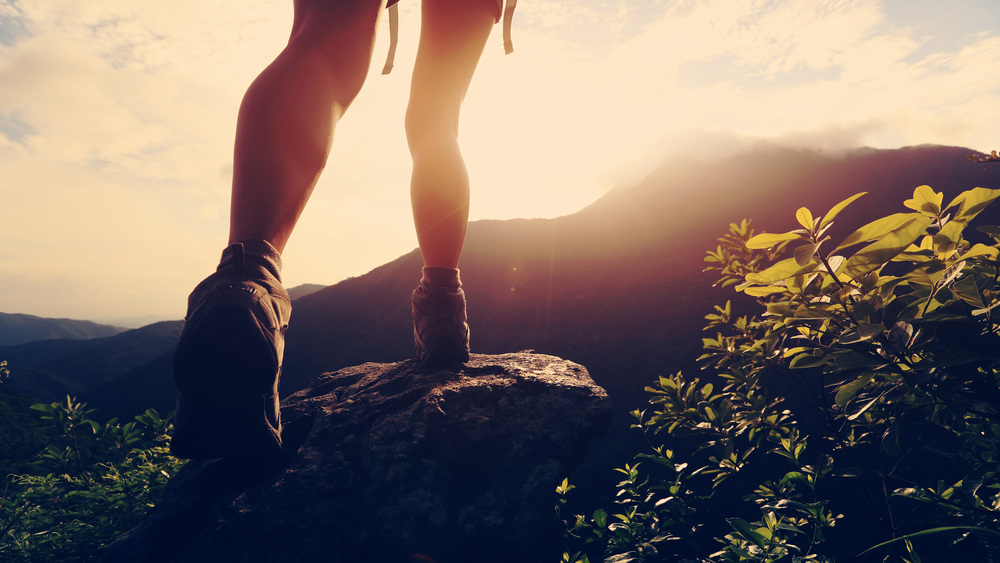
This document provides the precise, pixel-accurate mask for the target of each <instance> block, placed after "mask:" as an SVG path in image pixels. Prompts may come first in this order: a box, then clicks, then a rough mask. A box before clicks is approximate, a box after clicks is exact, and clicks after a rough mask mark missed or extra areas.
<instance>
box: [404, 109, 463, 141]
mask: <svg viewBox="0 0 1000 563" xmlns="http://www.w3.org/2000/svg"><path fill="white" fill-rule="evenodd" d="M405 128H406V142H407V145H409V148H410V153H411V154H415V153H418V152H420V151H421V149H422V148H423V147H427V146H430V147H432V148H433V147H435V146H441V145H442V144H446V143H448V144H450V143H457V142H458V112H457V111H454V112H451V111H446V110H445V108H442V107H440V105H439V104H415V103H413V101H411V102H410V105H409V106H407V108H406V123H405Z"/></svg>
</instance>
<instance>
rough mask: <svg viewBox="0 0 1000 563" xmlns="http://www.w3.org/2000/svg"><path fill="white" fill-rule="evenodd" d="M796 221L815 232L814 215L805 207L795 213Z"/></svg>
mask: <svg viewBox="0 0 1000 563" xmlns="http://www.w3.org/2000/svg"><path fill="white" fill-rule="evenodd" d="M795 219H796V220H797V221H798V222H799V224H800V225H802V226H803V227H805V228H806V229H808V230H810V231H811V230H813V215H812V213H811V212H810V211H809V210H808V209H806V208H805V207H800V208H799V210H798V211H796V212H795Z"/></svg>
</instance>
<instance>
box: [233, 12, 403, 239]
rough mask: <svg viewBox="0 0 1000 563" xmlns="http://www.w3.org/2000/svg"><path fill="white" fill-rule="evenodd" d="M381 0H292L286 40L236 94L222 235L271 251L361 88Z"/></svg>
mask: <svg viewBox="0 0 1000 563" xmlns="http://www.w3.org/2000/svg"><path fill="white" fill-rule="evenodd" d="M385 2H386V0H381V1H380V0H365V1H357V0H295V19H294V21H293V24H292V34H291V37H290V39H289V41H288V45H287V46H286V47H285V49H284V50H283V51H282V52H281V54H280V55H278V57H277V58H276V59H275V60H274V62H272V63H271V64H270V66H268V67H267V68H266V69H264V71H263V72H262V73H261V74H260V76H258V77H257V79H256V80H254V82H253V84H251V85H250V88H249V89H248V90H247V93H246V95H245V96H244V97H243V103H242V105H241V106H240V113H239V119H238V122H237V126H236V148H235V154H234V160H233V195H232V207H231V211H230V227H229V242H230V243H232V242H237V241H240V240H244V239H248V238H256V239H263V240H266V241H268V242H269V243H271V245H272V246H274V247H275V248H276V249H277V250H278V251H279V252H280V251H282V250H283V249H284V247H285V243H286V242H287V241H288V237H289V236H290V235H291V233H292V229H293V228H294V227H295V223H296V221H297V220H298V218H299V215H300V214H301V213H302V209H303V208H304V207H305V204H306V201H307V200H308V199H309V195H310V194H311V193H312V190H313V187H314V186H315V185H316V181H317V180H318V179H319V175H320V173H321V172H322V171H323V167H324V166H325V165H326V159H327V156H328V155H329V153H330V145H331V143H332V142H333V132H334V128H335V127H336V123H337V121H338V120H339V119H340V117H341V116H342V115H343V114H344V112H345V111H346V110H347V107H348V106H350V105H351V102H352V101H354V98H355V97H356V96H357V95H358V92H359V91H360V90H361V86H362V84H364V81H365V77H366V76H367V74H368V67H369V66H370V64H371V57H372V49H373V47H374V43H375V32H376V31H377V29H378V17H379V14H380V13H381V11H382V7H383V6H385Z"/></svg>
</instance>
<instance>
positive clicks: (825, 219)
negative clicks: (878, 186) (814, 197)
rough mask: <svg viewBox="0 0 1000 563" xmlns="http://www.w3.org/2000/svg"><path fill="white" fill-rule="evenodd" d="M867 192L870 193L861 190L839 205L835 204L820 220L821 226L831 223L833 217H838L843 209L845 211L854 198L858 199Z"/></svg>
mask: <svg viewBox="0 0 1000 563" xmlns="http://www.w3.org/2000/svg"><path fill="white" fill-rule="evenodd" d="M866 193H868V192H861V193H859V194H855V195H852V196H851V197H849V198H847V199H845V200H844V201H842V202H840V203H838V204H837V205H834V206H833V208H832V209H830V211H829V212H828V213H827V214H826V215H824V216H823V220H822V221H821V222H820V224H819V226H820V227H824V226H826V224H827V223H829V222H830V221H833V218H834V217H836V216H837V214H838V213H840V212H841V211H843V210H844V208H845V207H847V206H848V205H850V204H851V203H852V202H853V201H854V200H856V199H858V198H859V197H861V196H863V195H865V194H866Z"/></svg>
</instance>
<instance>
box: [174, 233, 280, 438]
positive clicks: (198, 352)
mask: <svg viewBox="0 0 1000 563" xmlns="http://www.w3.org/2000/svg"><path fill="white" fill-rule="evenodd" d="M280 269H281V258H280V255H279V254H278V252H277V251H276V250H275V249H274V248H273V247H272V246H271V245H270V244H268V243H266V242H264V241H261V240H246V241H243V242H242V243H233V244H232V245H230V246H229V248H227V249H226V250H225V251H224V252H223V253H222V262H221V264H220V265H219V268H218V270H217V271H216V272H215V273H213V274H212V275H210V276H208V277H207V278H205V280H204V281H202V282H201V283H200V284H198V286H197V287H195V289H194V291H193V292H192V293H191V296H190V297H189V298H188V310H187V316H186V317H185V319H184V328H183V329H182V330H181V335H180V341H179V342H178V344H177V349H176V351H175V352H174V361H173V369H174V381H175V382H176V383H177V390H178V391H179V393H178V394H177V412H176V415H175V416H174V436H173V439H172V441H171V444H170V449H171V452H172V453H173V454H174V455H175V456H177V457H181V458H218V457H229V458H232V457H244V458H268V457H273V456H274V455H276V454H277V453H279V452H280V451H281V413H280V411H279V406H278V379H279V374H280V372H281V359H282V355H283V352H284V335H285V330H286V329H287V328H288V319H289V317H290V316H291V312H292V305H291V300H290V299H289V297H288V293H287V292H286V291H285V289H284V288H283V287H282V286H281V281H280V278H279V275H280V274H279V271H280Z"/></svg>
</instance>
